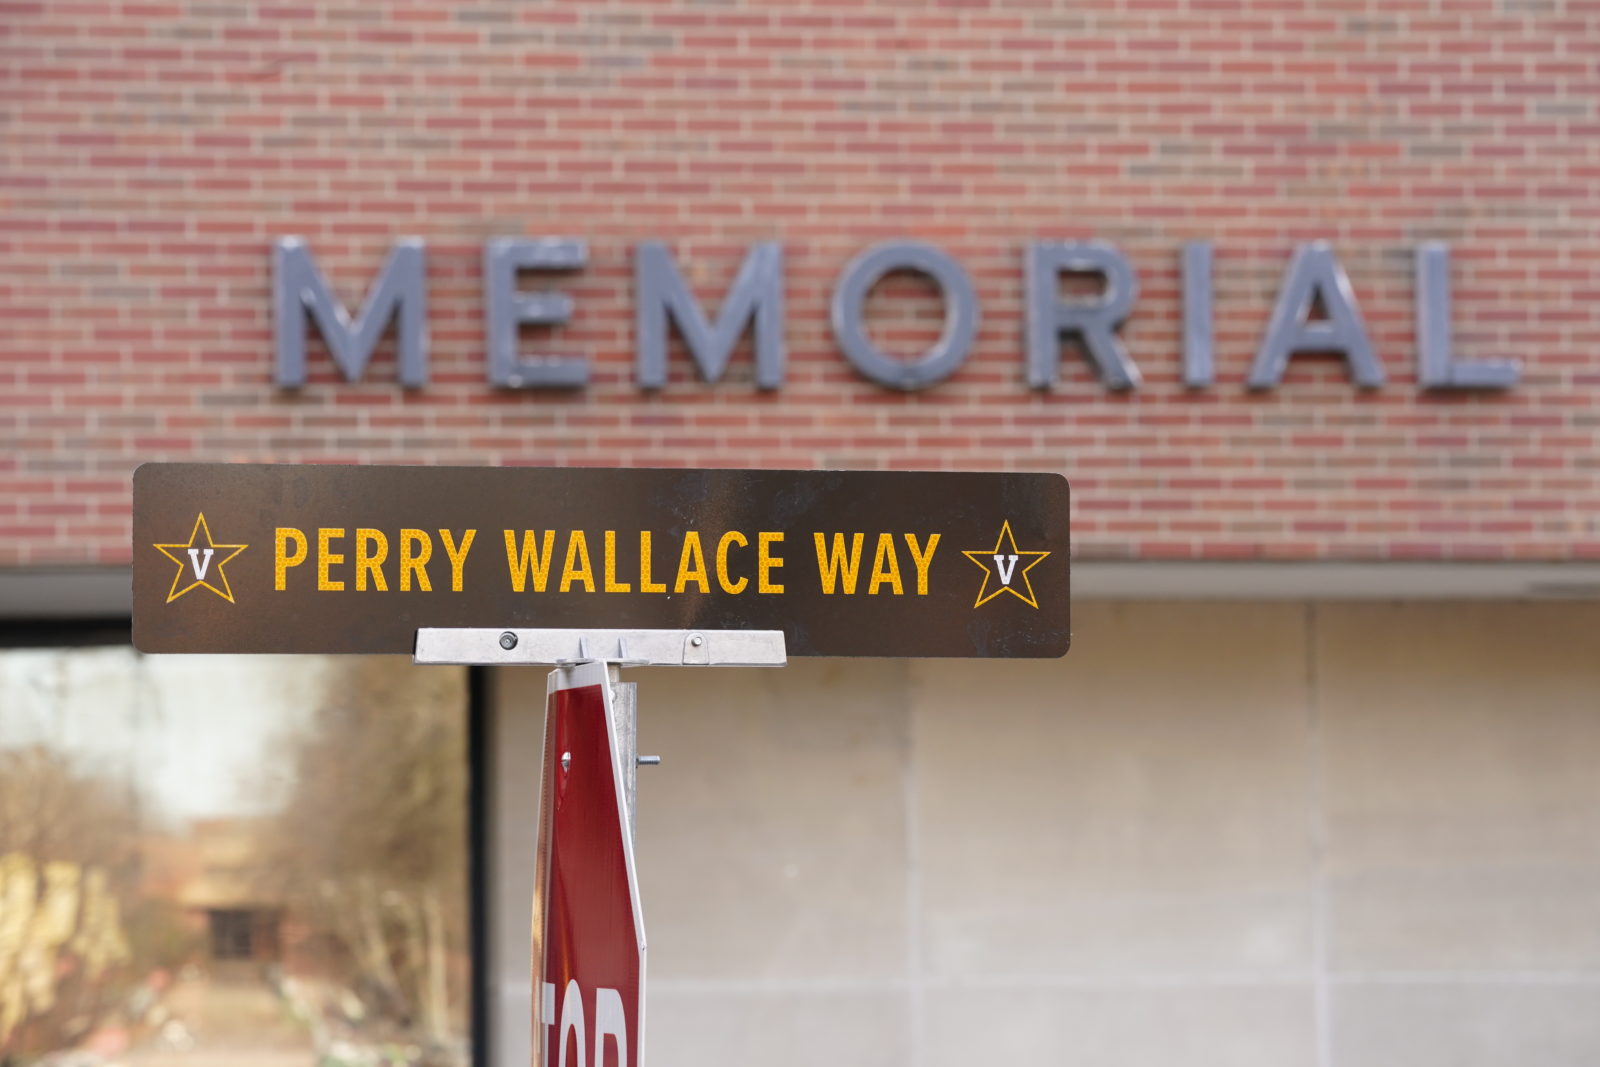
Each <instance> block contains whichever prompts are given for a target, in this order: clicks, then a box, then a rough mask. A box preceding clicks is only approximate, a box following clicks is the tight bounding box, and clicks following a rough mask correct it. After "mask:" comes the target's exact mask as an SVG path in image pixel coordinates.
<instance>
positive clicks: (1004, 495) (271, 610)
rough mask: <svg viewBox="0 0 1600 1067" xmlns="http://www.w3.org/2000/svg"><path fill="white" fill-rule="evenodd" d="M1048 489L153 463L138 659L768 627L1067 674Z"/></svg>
mask: <svg viewBox="0 0 1600 1067" xmlns="http://www.w3.org/2000/svg"><path fill="white" fill-rule="evenodd" d="M1067 492H1068V491H1067V483H1066V480H1065V479H1064V478H1062V477H1060V476H1059V475H1053V474H983V473H954V472H951V473H943V472H938V473H936V472H889V471H758V470H593V469H582V468H561V469H551V468H519V467H355V466H316V465H310V466H273V465H262V464H190V463H152V464H146V465H144V466H142V467H140V468H139V469H138V470H137V471H136V472H135V473H134V478H133V638H134V644H135V645H136V646H137V647H138V648H139V649H141V650H142V651H145V652H354V653H407V654H409V653H410V652H411V651H412V646H413V644H414V642H415V638H416V631H417V630H418V628H421V627H506V628H508V629H510V628H523V627H539V628H572V629H598V628H604V629H674V630H682V629H719V630H730V629H763V630H782V631H783V632H784V635H785V640H786V641H787V644H788V653H789V655H792V656H1015V657H1045V656H1060V655H1063V654H1064V653H1065V652H1066V651H1067V646H1068V644H1069V643H1070V640H1071V626H1070V622H1069V615H1068V596H1067V592H1068V581H1067V567H1068V553H1069V545H1068V534H1067V510H1068V507H1067Z"/></svg>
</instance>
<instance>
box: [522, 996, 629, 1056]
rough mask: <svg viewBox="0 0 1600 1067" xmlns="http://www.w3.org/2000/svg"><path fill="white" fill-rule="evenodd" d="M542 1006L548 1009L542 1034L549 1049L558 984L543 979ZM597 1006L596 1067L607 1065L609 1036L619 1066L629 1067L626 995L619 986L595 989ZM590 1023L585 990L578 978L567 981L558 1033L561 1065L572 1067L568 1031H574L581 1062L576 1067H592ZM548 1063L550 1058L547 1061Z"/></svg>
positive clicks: (595, 1009)
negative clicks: (589, 1060)
mask: <svg viewBox="0 0 1600 1067" xmlns="http://www.w3.org/2000/svg"><path fill="white" fill-rule="evenodd" d="M539 984H540V986H541V989H540V994H541V996H540V1006H541V1007H542V1008H543V1009H544V1010H543V1011H542V1012H541V1013H540V1016H541V1018H542V1019H543V1026H542V1027H541V1028H540V1029H541V1031H542V1032H541V1033H540V1035H539V1037H540V1041H541V1044H543V1046H544V1047H543V1049H542V1050H541V1051H545V1050H548V1049H549V1047H550V1046H549V1040H550V1035H549V1027H550V1025H551V1024H552V1023H553V1022H554V1021H555V1014H556V987H555V984H554V983H552V982H541V983H539ZM594 1000H595V1005H594V1067H605V1062H606V1058H605V1057H606V1052H605V1048H606V1046H605V1042H606V1038H607V1037H609V1038H611V1039H612V1044H613V1045H615V1046H616V1049H617V1060H616V1062H617V1067H628V1016H627V1009H626V1008H624V1007H623V1006H622V994H621V993H618V992H617V991H616V990H615V989H604V988H601V989H597V990H595V996H594ZM588 1029H589V1028H588V1026H587V1024H586V1020H585V1019H584V1015H583V990H582V989H581V988H580V987H579V985H578V982H577V980H576V979H572V980H569V981H568V982H567V989H566V992H565V993H563V994H562V997H561V1025H560V1027H559V1028H557V1030H556V1033H557V1034H559V1035H560V1038H561V1043H560V1044H559V1045H557V1046H556V1047H557V1049H558V1051H557V1052H556V1065H557V1067H568V1063H567V1032H568V1031H569V1030H570V1031H572V1035H573V1037H575V1038H576V1039H577V1041H576V1045H577V1049H578V1054H577V1057H576V1060H577V1062H576V1063H575V1064H573V1065H572V1067H589V1062H588V1060H587V1059H586V1053H587V1050H586V1049H585V1047H584V1046H585V1044H586V1043H587V1039H588V1036H589V1035H588ZM545 1062H548V1061H545Z"/></svg>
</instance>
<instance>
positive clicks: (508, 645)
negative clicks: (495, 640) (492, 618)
mask: <svg viewBox="0 0 1600 1067" xmlns="http://www.w3.org/2000/svg"><path fill="white" fill-rule="evenodd" d="M500 647H501V648H503V649H505V650H506V651H507V652H510V651H511V650H512V649H513V648H516V647H517V635H516V634H514V633H512V632H511V631H510V630H507V631H506V632H505V633H503V634H501V635H500Z"/></svg>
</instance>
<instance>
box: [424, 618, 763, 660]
mask: <svg viewBox="0 0 1600 1067" xmlns="http://www.w3.org/2000/svg"><path fill="white" fill-rule="evenodd" d="M593 660H603V661H605V662H606V663H612V664H616V665H617V666H620V667H782V666H783V665H784V664H785V663H787V662H788V651H787V649H786V647H785V645H784V640H783V631H782V630H560V629H535V630H498V629H475V628H455V627H450V628H446V627H426V628H423V629H419V630H418V631H417V644H416V649H415V652H414V653H413V655H412V662H414V663H437V664H443V663H450V664H463V665H468V666H484V667H513V666H535V665H540V664H543V665H546V666H554V667H565V666H570V665H571V664H573V663H586V662H590V661H593Z"/></svg>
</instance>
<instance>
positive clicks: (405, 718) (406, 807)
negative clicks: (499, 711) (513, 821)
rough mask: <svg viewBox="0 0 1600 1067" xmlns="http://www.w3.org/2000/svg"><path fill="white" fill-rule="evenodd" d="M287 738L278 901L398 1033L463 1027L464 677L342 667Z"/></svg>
mask: <svg viewBox="0 0 1600 1067" xmlns="http://www.w3.org/2000/svg"><path fill="white" fill-rule="evenodd" d="M334 670H335V673H334V674H333V675H332V676H331V683H330V685H329V686H328V688H327V690H326V692H325V695H324V697H323V699H322V701H321V702H320V705H319V706H318V707H317V708H316V709H315V711H314V713H313V715H312V716H311V719H310V721H309V723H308V725H307V726H306V727H304V728H303V729H300V730H297V731H295V732H294V733H293V734H292V735H290V736H289V737H287V738H286V740H285V746H286V750H287V751H286V755H287V766H289V767H290V768H291V769H292V772H293V775H294V779H293V784H292V785H291V787H290V791H289V795H288V799H287V801H286V803H285V805H284V808H283V810H282V813H281V815H280V816H279V817H278V818H277V819H276V821H275V827H274V833H273V845H272V857H271V858H272V864H271V867H272V870H273V874H274V877H275V878H276V879H277V881H278V886H277V889H278V892H279V893H280V894H281V895H282V897H283V899H286V900H287V901H288V902H289V906H290V911H291V913H292V914H293V915H294V916H295V918H296V919H297V920H298V921H299V922H301V923H303V924H305V925H306V926H307V927H308V928H309V930H310V933H311V935H312V937H311V940H313V941H315V942H317V943H319V944H322V945H324V946H328V947H329V949H330V955H331V958H329V959H327V960H326V961H325V962H324V965H325V966H326V967H327V968H328V969H330V970H331V971H332V972H333V975H334V976H335V977H337V978H338V979H340V980H341V981H343V982H344V983H345V984H346V985H347V986H348V987H350V988H352V989H354V990H355V991H356V992H357V993H358V995H359V996H360V997H361V999H362V1001H363V1002H364V1004H365V1007H366V1009H367V1010H368V1011H369V1012H372V1013H374V1014H376V1015H378V1016H379V1017H380V1018H381V1019H383V1020H384V1021H385V1022H386V1023H388V1024H389V1025H390V1026H392V1027H394V1028H396V1029H398V1030H400V1031H403V1032H405V1033H408V1034H412V1035H415V1036H418V1037H422V1038H426V1039H431V1040H435V1041H444V1040H446V1039H447V1038H449V1037H450V1036H451V1035H452V1034H453V1033H454V1034H459V1033H460V1032H461V1031H462V1030H463V1029H464V1027H465V1014H466V1008H467V997H468V990H467V988H466V972H467V967H466V958H467V957H466V952H467V948H466V946H467V914H466V912H467V906H466V901H467V895H466V893H467V888H466V870H467V852H466V842H467V824H466V820H467V753H466V693H465V679H464V676H463V672H461V671H456V670H447V669H438V670H419V669H417V668H414V667H411V666H409V665H407V666H404V667H402V668H399V669H397V668H396V664H395V663H394V662H393V661H388V660H356V661H347V662H344V663H341V664H339V665H338V666H336V667H335V668H334Z"/></svg>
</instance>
